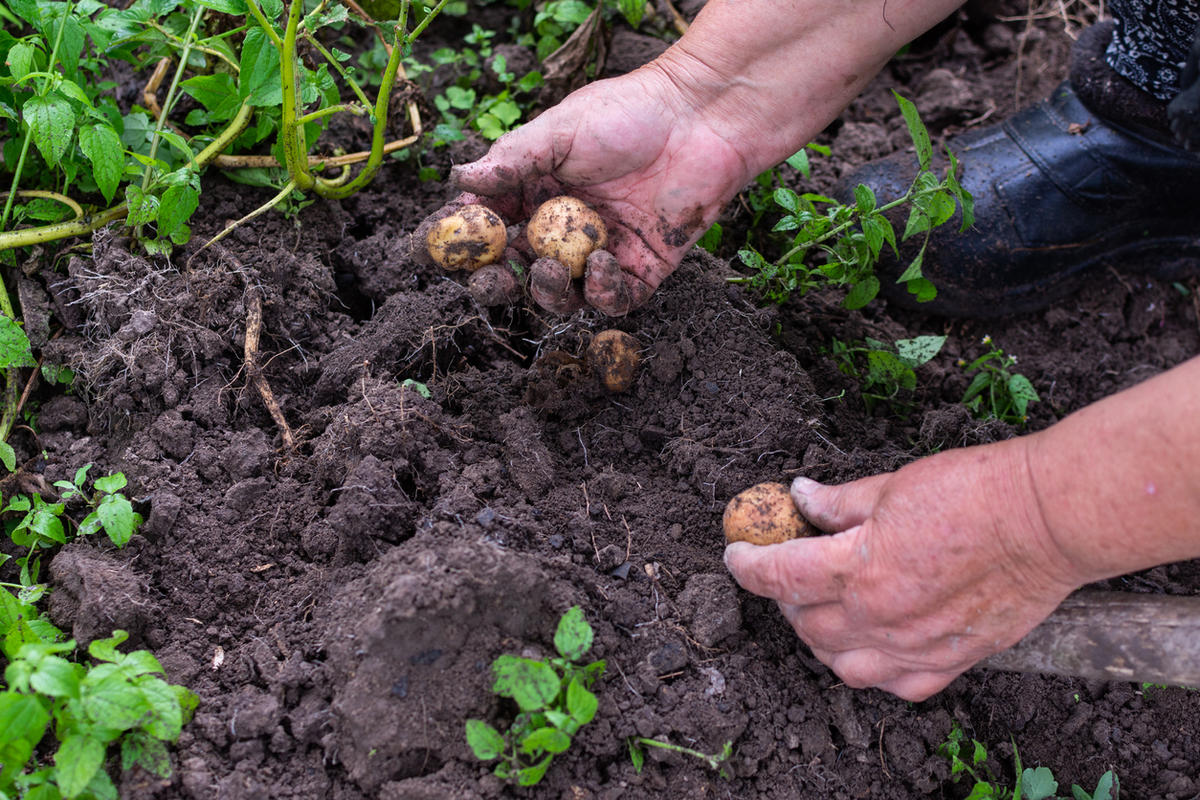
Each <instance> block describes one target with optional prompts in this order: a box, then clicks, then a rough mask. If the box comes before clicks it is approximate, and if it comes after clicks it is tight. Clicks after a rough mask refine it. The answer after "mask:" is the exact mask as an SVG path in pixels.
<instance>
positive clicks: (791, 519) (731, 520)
mask: <svg viewBox="0 0 1200 800" xmlns="http://www.w3.org/2000/svg"><path fill="white" fill-rule="evenodd" d="M721 525H722V527H723V528H724V529H725V541H726V542H749V543H750V544H760V545H761V544H780V543H782V542H787V541H790V540H792V539H800V538H803V537H805V536H812V535H814V534H816V533H817V530H816V528H814V527H813V526H812V525H810V524H809V523H808V521H807V520H806V519H804V517H802V516H800V512H799V511H797V510H796V504H795V503H794V502H792V495H791V492H790V491H788V487H787V486H785V485H784V484H782V483H760V484H758V485H757V486H751V487H750V488H749V489H747V490H745V491H744V492H742V493H741V494H739V495H738V496H737V497H734V498H733V499H732V500H730V501H729V505H727V506H725V515H724V516H723V517H722V518H721Z"/></svg>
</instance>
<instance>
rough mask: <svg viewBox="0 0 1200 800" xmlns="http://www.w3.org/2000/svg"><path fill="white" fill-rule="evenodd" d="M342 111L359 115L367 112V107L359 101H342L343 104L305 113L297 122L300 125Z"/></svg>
mask: <svg viewBox="0 0 1200 800" xmlns="http://www.w3.org/2000/svg"><path fill="white" fill-rule="evenodd" d="M341 111H345V112H347V113H350V114H354V115H355V116H359V117H361V116H362V115H363V114H365V113H367V111H366V109H365V108H363V107H362V106H360V105H359V104H358V103H342V104H341V105H336V106H326V107H325V108H319V109H317V110H316V111H313V112H312V113H310V114H305V115H304V116H303V117H300V118H299V119H297V120H296V123H297V124H298V125H303V124H305V123H307V122H316V121H317V120H319V119H324V118H325V117H332V116H333V115H334V114H337V113H339V112H341Z"/></svg>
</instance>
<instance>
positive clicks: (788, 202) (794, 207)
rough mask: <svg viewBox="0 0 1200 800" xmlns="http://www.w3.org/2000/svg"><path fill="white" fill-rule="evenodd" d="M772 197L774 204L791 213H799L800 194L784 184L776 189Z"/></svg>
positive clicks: (800, 206)
mask: <svg viewBox="0 0 1200 800" xmlns="http://www.w3.org/2000/svg"><path fill="white" fill-rule="evenodd" d="M772 197H773V198H774V200H775V202H776V204H778V205H780V206H783V207H784V208H785V209H787V210H788V211H790V212H792V213H793V214H796V213H799V211H800V209H801V208H802V204H801V202H800V196H799V195H798V194H796V193H795V192H793V191H792V190H791V189H789V188H787V187H786V186H781V187H779V188H778V189H776V190H775V193H774V194H773V195H772Z"/></svg>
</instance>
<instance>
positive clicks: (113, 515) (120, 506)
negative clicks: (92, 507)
mask: <svg viewBox="0 0 1200 800" xmlns="http://www.w3.org/2000/svg"><path fill="white" fill-rule="evenodd" d="M96 515H97V516H98V517H99V518H100V524H101V525H102V526H104V532H105V533H106V534H108V538H109V539H111V540H112V543H113V544H115V545H116V546H117V547H123V546H125V544H126V543H127V542H128V541H129V540H130V539H131V538H132V537H133V534H134V532H136V531H137V526H138V524H139V523H140V522H141V521H142V520H141V515H140V514H138V513H137V512H135V511H134V510H133V504H132V503H130V502H129V499H128V498H126V497H122V496H121V495H108V496H106V497H104V498H103V499H102V500H101V501H100V505H99V506H97V508H96Z"/></svg>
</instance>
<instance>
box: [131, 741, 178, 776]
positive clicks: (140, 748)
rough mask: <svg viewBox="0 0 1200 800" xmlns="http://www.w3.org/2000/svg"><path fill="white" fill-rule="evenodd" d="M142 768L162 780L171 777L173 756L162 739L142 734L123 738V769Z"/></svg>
mask: <svg viewBox="0 0 1200 800" xmlns="http://www.w3.org/2000/svg"><path fill="white" fill-rule="evenodd" d="M135 766H136V767H141V768H142V769H144V770H146V771H147V772H149V773H150V774H151V775H157V776H158V777H160V778H164V779H165V778H169V777H171V754H170V752H169V751H168V750H167V745H166V743H165V742H163V741H162V740H160V739H155V738H154V737H153V736H147V735H145V734H142V733H131V734H129V735H128V736H124V737H122V738H121V769H122V770H130V769H133V768H134V767H135Z"/></svg>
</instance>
